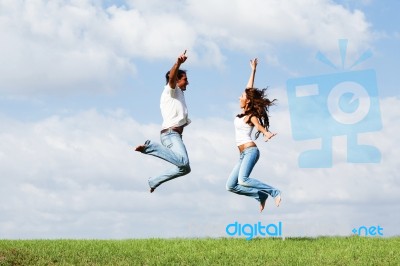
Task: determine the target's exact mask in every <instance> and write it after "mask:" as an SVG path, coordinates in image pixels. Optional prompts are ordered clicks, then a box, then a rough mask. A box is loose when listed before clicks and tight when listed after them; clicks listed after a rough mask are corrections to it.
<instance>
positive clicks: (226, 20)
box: [0, 0, 400, 238]
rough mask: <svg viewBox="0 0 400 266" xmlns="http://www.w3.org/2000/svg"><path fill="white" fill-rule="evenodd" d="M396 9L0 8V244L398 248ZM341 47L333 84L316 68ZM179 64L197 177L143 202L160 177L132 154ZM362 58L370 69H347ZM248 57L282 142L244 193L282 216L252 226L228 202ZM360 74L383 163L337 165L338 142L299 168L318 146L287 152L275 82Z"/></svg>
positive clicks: (243, 210)
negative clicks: (264, 186)
mask: <svg viewBox="0 0 400 266" xmlns="http://www.w3.org/2000/svg"><path fill="white" fill-rule="evenodd" d="M167 3H168V4H167ZM399 8H400V3H399V2H398V1H395V0H387V1H377V0H359V1H356V0H354V1H352V0H343V1H327V0H319V1H311V0H296V1H274V0H268V1H257V0H250V1H249V0H236V1H228V0H221V1H211V0H210V1H209V0H204V1H194V0H185V1H168V2H165V1H161V0H151V1H149V0H147V1H145V0H130V1H128V0H127V1H122V0H120V1H111V0H107V1H106V0H104V1H90V0H83V1H82V0H81V1H62V0H57V1H43V0H37V1H22V0H21V1H6V0H0V36H1V39H2V42H1V43H0V59H1V62H2V66H0V143H1V144H0V179H1V182H2V186H1V188H0V192H1V193H0V195H1V196H0V197H1V198H0V199H1V201H0V202H1V203H0V210H1V211H2V217H1V218H0V237H4V238H57V237H75V238H88V237H89V238H132V237H174V236H184V237H188V236H189V237H190V236H225V226H226V225H227V224H229V223H231V222H233V221H241V222H243V223H255V222H258V221H262V222H263V223H269V222H277V221H282V223H283V224H284V232H285V234H286V235H288V236H290V235H293V236H298V235H301V236H303V235H307V236H314V235H349V234H351V230H352V229H353V228H354V227H357V226H361V225H369V226H372V225H378V224H379V225H381V226H383V227H384V233H385V235H389V236H390V235H398V234H399V229H398V226H397V224H398V222H400V216H399V214H398V213H400V206H399V204H398V202H399V199H400V198H399V196H398V195H400V193H399V192H400V191H399V190H400V183H399V179H398V173H397V170H398V159H397V158H399V156H398V155H399V154H398V151H397V150H395V149H393V145H395V143H397V142H398V141H397V140H398V139H399V137H398V134H396V132H398V129H399V128H398V120H399V116H400V110H399V108H398V107H397V106H399V98H398V96H399V93H398V73H397V72H398V69H399V61H400V53H399V52H398V50H399V47H400V29H399V26H398V25H400V23H399V22H400V21H399V19H398V14H397V13H396V12H397V11H398V10H399ZM341 39H345V40H347V50H346V52H347V53H346V59H345V64H344V69H340V67H339V69H334V68H332V67H330V66H328V65H326V64H323V63H322V62H321V61H319V60H317V59H316V54H317V53H318V52H320V53H322V54H324V55H325V56H326V57H327V58H328V59H329V60H330V61H331V62H332V63H334V64H335V65H338V66H341V55H340V50H339V45H338V42H339V40H341ZM185 49H187V55H188V60H187V62H186V63H185V64H184V65H183V66H182V68H184V69H187V70H188V78H189V83H190V85H189V86H188V89H187V92H186V100H187V104H188V106H189V114H190V117H191V119H192V121H193V123H192V124H191V125H190V127H188V128H187V130H186V131H185V135H184V138H185V143H186V145H187V148H188V151H189V156H190V158H191V164H192V169H193V171H192V173H190V175H189V176H186V177H182V178H180V179H177V180H174V181H171V182H169V183H167V184H165V185H163V186H161V187H160V188H159V189H158V190H157V191H156V193H154V194H151V195H150V194H149V193H148V188H147V178H148V177H149V176H151V175H155V174H157V173H158V172H161V171H162V170H163V169H166V168H167V167H168V165H167V164H165V163H164V162H160V161H158V160H156V159H155V158H152V157H149V156H147V157H146V156H142V155H140V154H137V153H134V152H133V151H132V149H131V148H132V147H133V146H134V145H137V144H139V143H142V142H144V140H146V139H147V138H150V139H153V140H158V138H159V134H158V132H159V130H160V124H161V115H160V110H159V97H160V93H161V90H162V88H163V85H164V83H165V80H164V75H165V72H166V71H168V70H169V69H170V67H171V66H172V64H173V63H174V61H175V59H176V57H177V56H178V55H179V54H180V53H181V52H182V51H184V50H185ZM366 51H370V52H371V53H372V57H370V58H369V59H367V60H365V61H364V62H362V63H360V64H359V65H357V66H355V67H354V68H352V69H349V67H350V66H351V65H352V63H353V62H355V60H357V58H359V57H360V56H361V55H362V54H363V53H364V52H366ZM254 57H258V58H259V67H258V71H257V75H256V81H255V84H256V86H257V87H268V88H269V90H268V92H269V96H270V97H271V98H276V99H278V105H277V106H274V107H273V108H271V129H272V130H273V131H276V132H278V136H277V137H276V139H275V140H274V141H273V142H268V143H263V142H262V141H261V140H258V141H257V144H258V146H259V147H260V150H261V153H262V155H261V156H262V157H261V159H260V161H259V163H258V165H257V166H256V168H255V169H254V177H257V178H258V179H260V180H263V181H265V182H266V183H269V184H271V185H274V186H276V187H278V188H280V189H281V190H282V191H283V192H284V194H283V195H284V199H283V202H282V206H281V207H280V208H278V209H277V208H274V207H273V204H272V202H271V203H269V204H268V203H267V207H266V211H265V212H264V213H263V214H261V215H260V214H259V213H258V212H257V210H258V206H257V202H255V201H254V200H252V199H249V198H245V197H240V196H237V195H234V194H231V193H228V192H227V191H226V190H225V181H226V178H227V177H228V175H229V172H230V170H231V168H232V167H233V164H234V162H235V161H236V160H237V157H238V153H237V150H236V147H235V144H234V136H233V132H232V130H233V126H232V119H233V117H234V115H235V114H236V113H237V112H239V111H240V110H239V109H238V97H239V96H240V94H241V93H242V91H243V89H244V86H245V85H246V83H247V80H248V75H249V70H250V68H249V60H250V59H251V58H254ZM366 69H372V70H373V71H374V72H375V74H376V84H377V88H378V92H379V107H380V115H381V123H382V129H381V130H379V131H376V132H367V133H366V134H362V135H360V137H359V141H360V143H365V144H367V143H368V144H371V145H373V146H375V147H377V148H378V149H379V150H380V153H381V155H382V159H381V160H380V161H379V163H359V164H353V163H348V162H347V161H346V156H347V152H346V144H347V140H346V137H345V136H338V137H335V138H333V157H334V160H333V166H332V167H330V168H317V169H305V168H301V167H299V165H298V156H299V154H300V153H301V152H302V151H304V150H307V149H308V148H309V147H318V145H320V144H318V140H316V141H308V142H301V141H295V140H294V139H293V132H292V127H291V123H290V115H291V114H290V112H289V105H290V103H289V101H288V95H287V87H286V82H287V81H288V80H290V79H297V78H304V77H310V76H319V75H329V74H334V73H344V72H347V71H363V70H366ZM302 112H304V114H306V115H308V114H309V113H307V108H305V110H303V109H302ZM321 123H324V122H323V121H321Z"/></svg>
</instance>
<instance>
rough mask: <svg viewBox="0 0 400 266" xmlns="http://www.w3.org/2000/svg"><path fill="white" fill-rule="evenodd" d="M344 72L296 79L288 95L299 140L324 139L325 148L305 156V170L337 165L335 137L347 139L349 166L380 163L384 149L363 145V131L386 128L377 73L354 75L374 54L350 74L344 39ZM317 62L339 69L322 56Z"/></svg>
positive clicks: (365, 56)
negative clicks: (383, 125) (358, 138)
mask: <svg viewBox="0 0 400 266" xmlns="http://www.w3.org/2000/svg"><path fill="white" fill-rule="evenodd" d="M339 49H340V53H341V59H342V71H341V72H339V73H333V74H327V75H320V76H310V77H301V78H294V79H290V80H288V81H287V84H286V85H287V94H288V101H289V112H290V119H291V126H292V135H293V139H295V140H298V141H304V140H312V139H320V140H321V148H320V149H318V150H308V151H304V152H303V153H301V154H300V155H299V158H298V163H299V167H300V168H328V167H332V138H333V137H334V136H347V162H349V163H379V162H380V160H381V153H380V151H379V150H378V149H377V148H376V147H374V146H371V145H361V144H359V143H358V140H357V137H358V134H360V133H365V132H374V131H379V130H381V129H382V121H381V114H380V109H379V98H378V88H377V82H376V74H375V71H374V70H372V69H368V70H361V71H350V69H351V68H353V67H354V66H356V65H358V64H359V63H361V62H363V61H365V60H366V59H368V58H369V57H371V56H372V53H371V52H370V51H366V52H364V53H363V54H362V55H361V56H360V58H359V59H358V60H357V61H356V62H355V63H354V64H353V65H351V66H350V68H349V69H348V70H345V68H344V65H345V58H346V51H347V40H339ZM316 57H317V59H318V60H319V61H321V62H323V63H324V64H327V65H329V66H331V67H333V68H335V69H339V68H338V67H337V66H335V65H334V64H333V63H332V62H331V61H330V60H329V59H327V58H326V57H325V56H324V55H323V54H322V53H320V52H318V53H317V56H316Z"/></svg>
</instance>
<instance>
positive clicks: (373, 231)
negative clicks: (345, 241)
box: [351, 225, 383, 236]
mask: <svg viewBox="0 0 400 266" xmlns="http://www.w3.org/2000/svg"><path fill="white" fill-rule="evenodd" d="M382 231H383V228H382V227H381V226H380V225H377V226H370V227H366V226H365V225H363V226H360V227H359V228H354V229H353V230H352V231H351V232H353V234H355V235H359V236H383V232H382Z"/></svg>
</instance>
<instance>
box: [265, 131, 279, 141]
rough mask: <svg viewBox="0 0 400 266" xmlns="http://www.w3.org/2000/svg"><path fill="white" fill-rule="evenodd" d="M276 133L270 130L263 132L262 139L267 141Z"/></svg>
mask: <svg viewBox="0 0 400 266" xmlns="http://www.w3.org/2000/svg"><path fill="white" fill-rule="evenodd" d="M276 134H277V133H272V132H269V131H268V132H267V133H266V134H264V141H265V142H267V141H268V140H270V139H271V138H272V137H275V136H276Z"/></svg>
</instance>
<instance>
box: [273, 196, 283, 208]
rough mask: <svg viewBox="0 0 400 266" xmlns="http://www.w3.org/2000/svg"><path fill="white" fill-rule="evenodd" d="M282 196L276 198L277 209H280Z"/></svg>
mask: <svg viewBox="0 0 400 266" xmlns="http://www.w3.org/2000/svg"><path fill="white" fill-rule="evenodd" d="M281 200H282V198H281V194H279V195H278V196H276V197H275V205H276V207H279V204H280V203H281Z"/></svg>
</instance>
